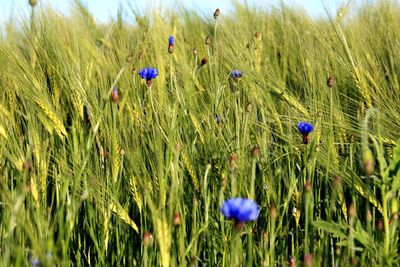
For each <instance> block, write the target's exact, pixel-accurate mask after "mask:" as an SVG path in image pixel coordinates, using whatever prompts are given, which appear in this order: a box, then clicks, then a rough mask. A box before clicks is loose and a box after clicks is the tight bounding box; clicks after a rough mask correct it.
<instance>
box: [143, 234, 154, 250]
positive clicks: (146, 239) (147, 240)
mask: <svg viewBox="0 0 400 267" xmlns="http://www.w3.org/2000/svg"><path fill="white" fill-rule="evenodd" d="M152 243H153V235H152V233H150V232H144V234H143V245H145V246H146V247H147V246H149V245H151V244H152Z"/></svg>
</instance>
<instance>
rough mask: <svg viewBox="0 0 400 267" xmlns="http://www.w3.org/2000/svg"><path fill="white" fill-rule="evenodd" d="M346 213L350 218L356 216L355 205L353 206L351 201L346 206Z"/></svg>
mask: <svg viewBox="0 0 400 267" xmlns="http://www.w3.org/2000/svg"><path fill="white" fill-rule="evenodd" d="M347 213H348V215H349V218H350V219H354V217H356V206H354V204H353V203H351V204H350V205H349V207H348V208H347Z"/></svg>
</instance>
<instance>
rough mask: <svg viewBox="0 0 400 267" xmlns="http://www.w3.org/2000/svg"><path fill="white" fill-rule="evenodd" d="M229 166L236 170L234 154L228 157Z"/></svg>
mask: <svg viewBox="0 0 400 267" xmlns="http://www.w3.org/2000/svg"><path fill="white" fill-rule="evenodd" d="M229 165H230V166H231V168H232V169H236V168H237V156H236V154H232V155H231V156H230V157H229Z"/></svg>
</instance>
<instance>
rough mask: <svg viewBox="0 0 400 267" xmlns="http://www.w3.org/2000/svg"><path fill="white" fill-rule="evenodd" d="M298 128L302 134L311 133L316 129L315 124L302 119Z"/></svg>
mask: <svg viewBox="0 0 400 267" xmlns="http://www.w3.org/2000/svg"><path fill="white" fill-rule="evenodd" d="M297 129H298V130H299V132H300V133H301V134H309V133H311V132H312V131H313V130H314V126H313V125H312V124H311V123H308V122H304V121H302V122H299V123H298V124H297Z"/></svg>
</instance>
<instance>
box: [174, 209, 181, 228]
mask: <svg viewBox="0 0 400 267" xmlns="http://www.w3.org/2000/svg"><path fill="white" fill-rule="evenodd" d="M173 223H174V225H175V226H178V225H180V224H181V214H180V213H179V212H176V213H175V214H174V220H173Z"/></svg>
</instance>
